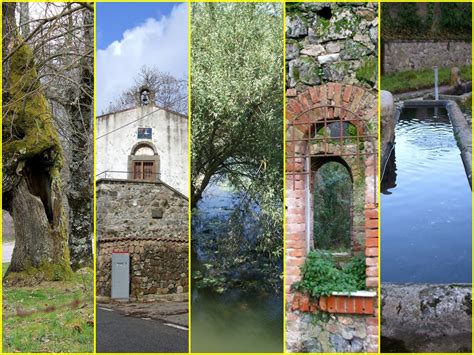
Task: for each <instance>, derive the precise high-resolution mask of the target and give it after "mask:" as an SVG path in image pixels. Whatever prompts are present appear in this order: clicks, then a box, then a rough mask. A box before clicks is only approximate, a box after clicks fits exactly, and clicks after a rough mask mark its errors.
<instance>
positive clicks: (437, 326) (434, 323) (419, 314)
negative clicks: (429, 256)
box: [380, 91, 472, 352]
mask: <svg viewBox="0 0 474 355" xmlns="http://www.w3.org/2000/svg"><path fill="white" fill-rule="evenodd" d="M470 94H471V93H469V95H470ZM462 95H467V93H464V94H462ZM440 97H443V96H441V95H440ZM380 98H381V168H382V178H383V173H384V170H385V166H386V164H387V162H388V159H389V157H390V154H391V152H392V149H393V147H394V141H395V126H396V124H397V121H398V118H399V116H400V112H401V110H403V109H404V108H426V107H439V108H444V109H446V111H447V112H448V115H449V118H450V121H451V124H452V126H453V131H454V135H455V138H456V142H457V145H458V147H459V150H460V153H461V158H462V161H463V164H464V169H465V171H466V176H467V178H468V180H469V184H470V185H471V188H472V184H471V176H472V153H471V152H472V136H471V128H470V127H469V125H468V123H467V121H466V118H465V117H464V114H463V113H462V111H461V110H460V108H459V106H458V104H457V103H456V101H458V100H456V101H455V100H409V101H403V102H402V103H401V105H400V106H398V107H396V106H395V104H394V99H393V96H392V94H391V93H390V92H387V91H382V92H381V95H380ZM382 238H383V235H382ZM381 308H382V327H381V335H382V343H381V345H382V349H381V350H382V352H420V351H422V352H471V349H472V344H471V334H472V323H471V322H472V285H471V284H461V285H457V284H449V285H436V284H391V283H382V286H381Z"/></svg>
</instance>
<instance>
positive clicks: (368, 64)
mask: <svg viewBox="0 0 474 355" xmlns="http://www.w3.org/2000/svg"><path fill="white" fill-rule="evenodd" d="M376 67H377V61H376V59H375V58H367V59H365V60H364V61H363V62H362V65H361V66H360V67H359V69H357V71H356V78H357V80H359V81H361V82H365V83H368V84H370V85H374V84H375V81H376V75H375V74H376Z"/></svg>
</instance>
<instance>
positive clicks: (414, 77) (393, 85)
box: [380, 65, 472, 94]
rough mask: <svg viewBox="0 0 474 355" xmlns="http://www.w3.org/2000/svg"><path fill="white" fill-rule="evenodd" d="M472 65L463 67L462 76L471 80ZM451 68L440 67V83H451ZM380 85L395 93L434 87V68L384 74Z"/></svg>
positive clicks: (383, 88)
mask: <svg viewBox="0 0 474 355" xmlns="http://www.w3.org/2000/svg"><path fill="white" fill-rule="evenodd" d="M471 73H472V70H471V66H468V65H464V66H462V67H461V78H462V79H463V80H471ZM450 75H451V68H450V67H444V68H440V69H439V82H440V85H447V84H449V79H450ZM380 86H381V88H382V90H387V91H390V92H391V93H393V94H397V93H402V92H407V91H414V90H421V89H427V88H432V87H434V71H433V69H423V70H412V71H404V72H399V73H393V74H385V75H382V78H381V83H380Z"/></svg>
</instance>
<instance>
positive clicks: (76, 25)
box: [2, 2, 94, 268]
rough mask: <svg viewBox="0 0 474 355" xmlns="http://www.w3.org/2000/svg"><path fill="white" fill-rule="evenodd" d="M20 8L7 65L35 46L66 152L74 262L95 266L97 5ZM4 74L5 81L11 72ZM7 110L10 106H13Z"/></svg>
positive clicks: (35, 57)
mask: <svg viewBox="0 0 474 355" xmlns="http://www.w3.org/2000/svg"><path fill="white" fill-rule="evenodd" d="M16 10H17V16H16V18H17V19H18V20H19V21H18V23H16V25H15V28H14V29H13V31H15V32H17V33H18V34H19V35H20V36H18V41H17V43H15V45H13V46H12V47H11V48H8V50H7V51H6V52H5V51H4V53H3V60H2V63H3V65H4V66H6V67H7V69H8V66H9V65H10V61H11V60H12V58H13V57H14V56H15V55H16V52H17V51H19V50H20V49H21V48H22V47H28V48H29V49H31V56H32V61H33V62H34V64H33V65H34V68H35V70H36V72H37V78H36V79H35V80H36V81H38V83H39V84H40V85H41V90H42V91H43V93H44V96H45V98H46V100H47V104H48V107H49V108H48V110H49V111H50V112H51V114H52V119H53V125H54V128H55V130H56V131H57V132H58V133H59V140H60V145H61V146H62V150H63V153H62V154H63V160H64V164H63V166H64V168H62V170H61V175H62V190H63V191H64V192H65V195H66V197H67V198H65V199H64V200H63V204H64V205H65V206H66V207H67V208H66V210H67V211H68V217H69V218H68V233H67V235H68V246H69V249H70V256H71V264H72V266H73V267H74V268H78V267H81V266H91V265H92V233H93V93H94V86H93V82H94V76H93V73H94V69H93V62H94V59H93V58H94V57H93V54H94V37H93V28H94V20H93V19H94V17H93V16H94V6H93V4H92V3H87V2H84V3H60V2H48V3H20V4H18V6H17V7H16ZM4 35H7V37H9V36H10V37H11V35H12V34H11V33H10V34H9V33H6V34H4ZM15 36H16V35H15ZM7 71H8V70H7ZM2 74H3V75H4V79H5V71H3V73H2ZM12 107H14V106H12ZM3 109H4V112H5V110H8V109H9V106H8V104H5V103H4V107H3Z"/></svg>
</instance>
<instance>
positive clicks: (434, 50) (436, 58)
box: [382, 40, 471, 74]
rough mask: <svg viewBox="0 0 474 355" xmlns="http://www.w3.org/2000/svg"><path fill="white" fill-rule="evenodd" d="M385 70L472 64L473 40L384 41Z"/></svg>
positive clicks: (390, 71)
mask: <svg viewBox="0 0 474 355" xmlns="http://www.w3.org/2000/svg"><path fill="white" fill-rule="evenodd" d="M382 61H383V65H382V68H383V72H384V73H387V74H388V73H393V72H400V71H406V70H419V69H426V68H433V67H435V66H438V67H453V66H457V67H459V66H462V65H471V42H466V41H400V40H396V41H395V40H394V41H384V43H383V58H382Z"/></svg>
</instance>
